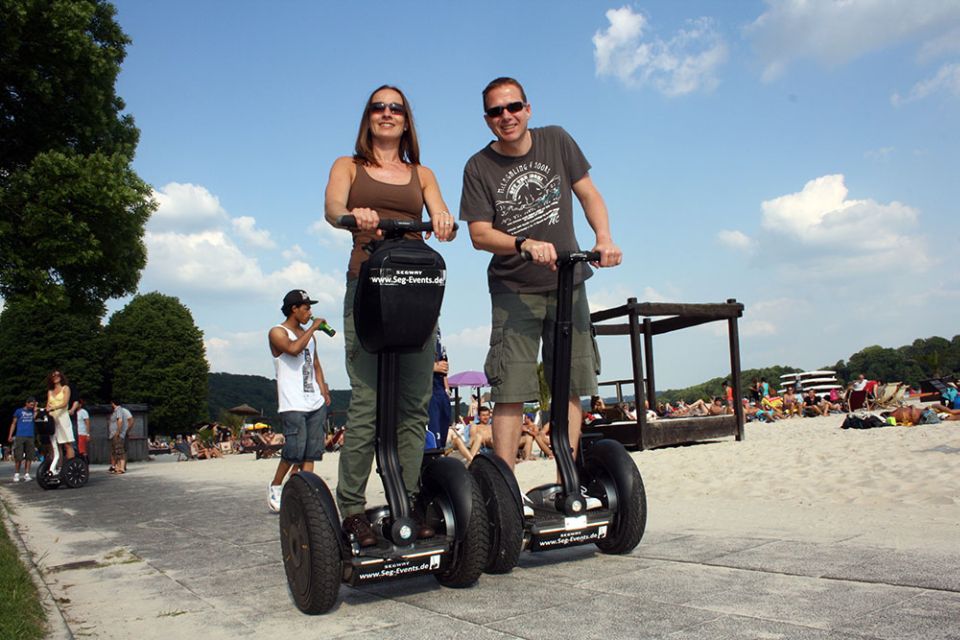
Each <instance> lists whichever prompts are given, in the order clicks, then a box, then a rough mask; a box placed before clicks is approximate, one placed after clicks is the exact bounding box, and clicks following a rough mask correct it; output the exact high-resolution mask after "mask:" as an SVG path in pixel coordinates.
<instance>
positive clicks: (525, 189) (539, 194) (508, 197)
mask: <svg viewBox="0 0 960 640" xmlns="http://www.w3.org/2000/svg"><path fill="white" fill-rule="evenodd" d="M553 173H554V171H553V168H552V167H551V166H550V165H548V164H546V163H544V162H523V163H520V164H518V165H517V166H516V167H514V168H512V169H511V170H510V171H508V172H507V174H506V175H505V176H504V177H503V179H502V180H500V185H499V186H498V187H497V216H498V217H499V218H500V219H501V220H502V221H503V230H504V231H505V232H507V233H509V234H510V235H519V234H521V233H522V232H523V231H526V230H527V229H532V228H533V227H536V226H537V225H539V224H541V223H542V222H546V223H547V224H551V225H552V224H557V222H559V221H560V186H561V178H560V176H558V175H557V176H553V177H552V178H551V177H550V176H551V174H553Z"/></svg>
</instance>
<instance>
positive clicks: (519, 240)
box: [513, 236, 527, 253]
mask: <svg viewBox="0 0 960 640" xmlns="http://www.w3.org/2000/svg"><path fill="white" fill-rule="evenodd" d="M526 241H527V236H517V237H516V238H514V240H513V246H515V247H516V248H517V253H521V252H522V251H523V249H521V248H520V247H521V246H523V243H524V242H526Z"/></svg>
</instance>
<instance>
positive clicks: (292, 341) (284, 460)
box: [267, 289, 330, 512]
mask: <svg viewBox="0 0 960 640" xmlns="http://www.w3.org/2000/svg"><path fill="white" fill-rule="evenodd" d="M316 303H317V301H316V300H311V299H310V296H309V295H308V294H307V292H306V291H304V290H302V289H294V290H293V291H290V292H289V293H287V295H285V296H284V297H283V306H282V307H281V308H280V311H281V313H283V315H284V316H286V320H284V321H283V322H282V323H280V324H278V325H276V326H275V327H273V328H271V329H270V333H269V334H268V339H269V342H270V353H271V354H272V355H273V366H274V369H275V371H276V374H277V397H278V399H279V413H280V420H281V422H282V424H283V437H284V444H283V450H282V451H281V453H280V464H279V465H277V472H276V474H274V476H273V482H271V483H270V486H269V488H268V490H267V504H268V505H269V507H270V510H271V511H273V512H279V511H280V494H281V485H282V483H283V479H284V478H285V477H286V475H287V472H288V471H289V470H290V467H292V466H294V465H299V467H300V468H301V469H302V470H304V471H313V463H314V461H315V460H319V459H320V458H321V457H322V456H323V450H324V429H323V425H324V422H325V421H326V418H327V411H328V408H329V406H330V389H329V388H328V387H327V382H326V380H325V379H324V377H323V369H322V368H321V367H320V359H319V358H318V357H317V340H316V338H315V337H314V333H316V331H317V329H319V328H320V325H321V324H323V323H324V319H323V318H314V319H313V320H312V321H311V319H310V318H311V313H310V308H311V305H314V304H316ZM305 324H308V325H309V326H308V327H307V328H306V329H304V328H303V327H302V326H301V325H305Z"/></svg>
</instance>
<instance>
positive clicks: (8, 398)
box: [0, 300, 106, 416]
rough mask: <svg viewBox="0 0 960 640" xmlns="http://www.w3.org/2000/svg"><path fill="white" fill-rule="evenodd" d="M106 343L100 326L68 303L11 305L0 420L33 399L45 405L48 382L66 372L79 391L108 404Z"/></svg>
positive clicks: (2, 331)
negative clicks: (55, 372)
mask: <svg viewBox="0 0 960 640" xmlns="http://www.w3.org/2000/svg"><path fill="white" fill-rule="evenodd" d="M103 363H104V342H103V332H102V329H101V327H100V322H99V320H98V319H97V318H96V317H93V316H91V315H90V314H88V313H78V312H76V311H73V310H71V309H69V308H67V306H66V304H65V303H60V304H59V305H56V304H45V303H41V302H39V301H35V300H11V301H7V304H6V307H5V308H4V310H3V313H0V416H9V415H10V414H11V413H12V412H13V410H14V409H16V408H17V407H19V406H22V405H23V401H24V400H25V399H26V397H27V396H30V395H32V396H36V398H37V399H38V400H40V401H41V402H43V401H44V398H45V397H46V386H45V379H46V376H47V374H48V373H50V371H51V370H53V369H54V368H59V369H61V370H62V371H63V372H64V373H65V374H66V375H67V378H68V380H69V381H70V385H71V387H72V388H73V392H74V393H77V394H80V395H82V396H83V397H84V398H86V399H87V400H88V401H91V402H99V401H103V400H105V399H106V398H104V394H103V393H102V388H103V382H104V364H103Z"/></svg>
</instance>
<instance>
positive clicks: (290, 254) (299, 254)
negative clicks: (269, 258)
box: [280, 244, 307, 260]
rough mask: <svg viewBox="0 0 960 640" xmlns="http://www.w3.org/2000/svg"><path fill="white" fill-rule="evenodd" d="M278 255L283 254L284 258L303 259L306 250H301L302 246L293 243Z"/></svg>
mask: <svg viewBox="0 0 960 640" xmlns="http://www.w3.org/2000/svg"><path fill="white" fill-rule="evenodd" d="M280 255H282V256H283V259H284V260H303V259H305V258H306V257H307V252H306V251H304V250H303V247H301V246H300V245H298V244H295V245H293V246H292V247H290V248H289V249H284V250H283V251H282V252H281V253H280Z"/></svg>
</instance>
